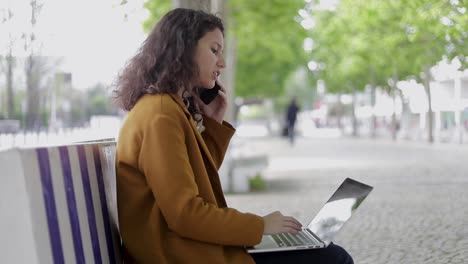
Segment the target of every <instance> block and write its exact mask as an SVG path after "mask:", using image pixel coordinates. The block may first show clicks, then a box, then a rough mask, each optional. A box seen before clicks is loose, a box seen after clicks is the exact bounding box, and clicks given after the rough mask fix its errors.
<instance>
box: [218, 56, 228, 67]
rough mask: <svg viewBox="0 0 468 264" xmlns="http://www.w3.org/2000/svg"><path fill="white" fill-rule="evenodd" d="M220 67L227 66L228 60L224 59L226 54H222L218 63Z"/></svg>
mask: <svg viewBox="0 0 468 264" xmlns="http://www.w3.org/2000/svg"><path fill="white" fill-rule="evenodd" d="M217 65H218V67H221V68H224V67H226V61H225V60H224V56H223V55H220V56H219V59H218V63H217Z"/></svg>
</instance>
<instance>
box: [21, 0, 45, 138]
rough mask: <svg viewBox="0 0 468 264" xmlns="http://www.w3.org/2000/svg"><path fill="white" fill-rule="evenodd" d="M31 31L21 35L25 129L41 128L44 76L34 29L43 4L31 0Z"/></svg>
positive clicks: (42, 61) (42, 59) (43, 61)
mask: <svg viewBox="0 0 468 264" xmlns="http://www.w3.org/2000/svg"><path fill="white" fill-rule="evenodd" d="M30 5H31V31H30V32H29V33H24V34H23V40H24V49H25V51H26V52H27V54H28V56H27V58H26V63H25V75H26V96H27V97H26V120H25V125H26V129H33V128H38V126H41V124H40V123H41V119H40V90H39V89H40V85H41V80H42V77H43V76H44V73H45V72H44V64H45V59H44V58H43V57H41V56H39V47H40V44H39V43H38V41H37V36H36V32H35V27H36V24H37V17H38V16H39V14H40V12H41V9H42V6H43V4H42V3H40V2H38V1H37V0H31V1H30Z"/></svg>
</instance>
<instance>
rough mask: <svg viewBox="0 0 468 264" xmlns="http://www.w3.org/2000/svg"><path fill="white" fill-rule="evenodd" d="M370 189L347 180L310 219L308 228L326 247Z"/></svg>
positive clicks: (367, 186)
mask: <svg viewBox="0 0 468 264" xmlns="http://www.w3.org/2000/svg"><path fill="white" fill-rule="evenodd" d="M372 188H373V187H371V186H369V185H366V184H363V183H360V182H358V181H355V180H353V179H350V178H347V179H346V180H345V181H344V182H343V183H342V184H341V185H340V187H338V189H337V190H336V191H335V193H333V195H332V196H331V197H330V199H328V202H327V203H326V204H325V205H324V206H323V207H322V209H320V211H319V212H318V214H317V215H316V216H315V217H314V219H312V221H311V222H310V224H309V225H308V228H309V229H310V230H311V231H312V232H314V233H315V235H317V236H318V237H319V238H320V239H321V240H322V241H323V242H325V244H326V245H327V246H328V244H330V242H331V241H332V239H333V238H334V237H335V235H336V233H338V231H339V230H340V229H341V227H342V226H343V225H344V223H346V221H348V219H349V218H350V217H351V215H352V214H353V213H354V211H355V210H356V209H357V208H358V207H359V205H361V203H362V201H364V199H365V198H366V197H367V195H368V194H369V193H370V192H371V191H372Z"/></svg>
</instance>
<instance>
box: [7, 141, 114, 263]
mask: <svg viewBox="0 0 468 264" xmlns="http://www.w3.org/2000/svg"><path fill="white" fill-rule="evenodd" d="M115 146H116V145H115V142H109V141H104V142H89V143H81V144H75V145H67V146H48V147H36V148H15V149H10V150H7V151H3V152H0V168H1V174H0V175H1V176H0V178H1V180H2V184H1V185H0V198H1V199H0V212H2V217H1V224H0V234H2V235H1V237H0V248H1V249H2V254H1V255H0V263H121V255H120V236H119V232H118V221H117V206H116V185H115V166H114V159H115Z"/></svg>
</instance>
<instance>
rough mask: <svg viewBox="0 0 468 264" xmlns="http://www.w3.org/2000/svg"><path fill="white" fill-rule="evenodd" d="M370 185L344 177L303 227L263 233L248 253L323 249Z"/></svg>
mask: <svg viewBox="0 0 468 264" xmlns="http://www.w3.org/2000/svg"><path fill="white" fill-rule="evenodd" d="M372 189H373V187H371V186H369V185H366V184H364V183H361V182H358V181H356V180H353V179H350V178H347V179H346V180H344V181H343V183H342V184H341V185H340V187H338V189H337V190H336V191H335V193H333V195H332V196H331V197H330V199H328V201H327V203H326V204H325V205H324V206H323V207H322V209H320V211H319V212H318V214H317V215H316V216H315V217H314V219H312V221H310V223H309V224H308V225H307V227H306V228H304V229H302V230H301V231H300V232H299V233H298V234H290V233H281V234H275V235H264V236H263V238H262V241H261V242H260V244H258V245H255V246H253V247H248V248H247V251H248V252H249V253H261V252H274V251H286V250H301V249H317V248H325V247H327V246H328V245H329V244H330V243H331V242H332V239H333V238H334V237H335V235H336V234H337V233H338V231H340V229H341V228H342V227H343V225H344V224H345V223H346V222H347V221H348V220H349V218H351V215H352V214H353V213H354V212H355V211H356V210H357V209H358V207H359V206H360V205H361V203H362V202H363V201H364V199H366V197H367V195H368V194H369V193H370V192H371V191H372Z"/></svg>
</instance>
